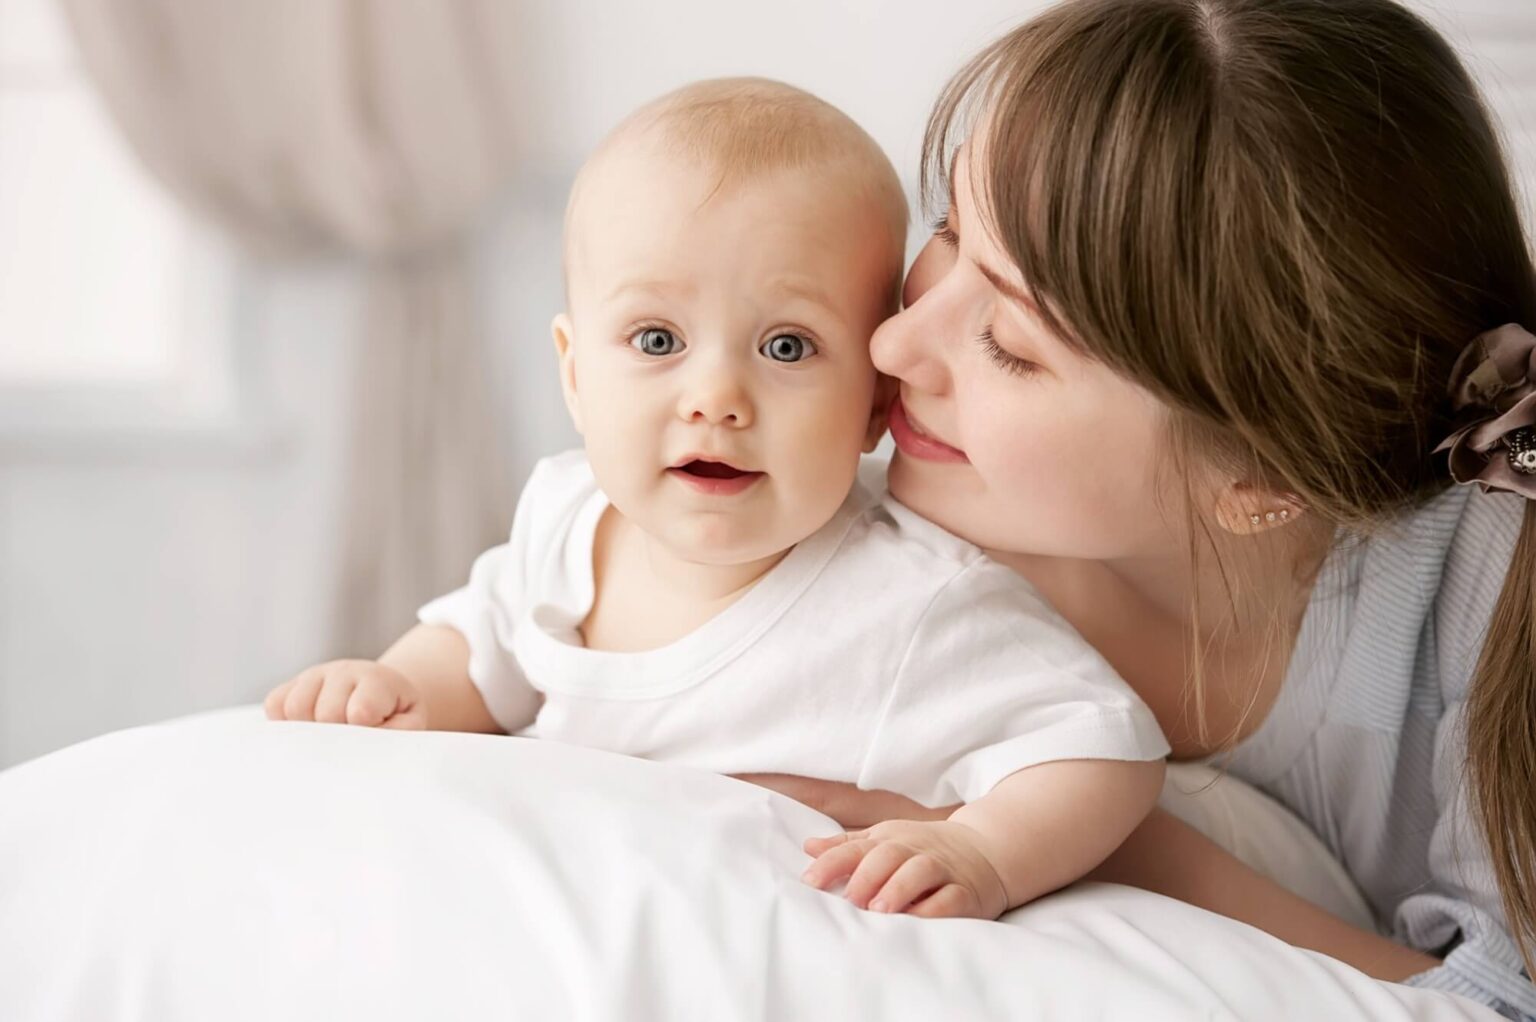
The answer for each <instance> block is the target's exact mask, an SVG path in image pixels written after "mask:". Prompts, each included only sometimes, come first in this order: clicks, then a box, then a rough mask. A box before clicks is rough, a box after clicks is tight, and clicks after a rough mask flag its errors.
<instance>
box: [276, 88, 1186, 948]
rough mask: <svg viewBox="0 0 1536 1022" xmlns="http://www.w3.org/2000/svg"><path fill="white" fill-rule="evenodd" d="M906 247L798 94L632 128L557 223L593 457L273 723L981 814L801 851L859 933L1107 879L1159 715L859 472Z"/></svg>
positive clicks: (991, 571) (583, 457)
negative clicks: (1092, 875) (878, 347)
mask: <svg viewBox="0 0 1536 1022" xmlns="http://www.w3.org/2000/svg"><path fill="white" fill-rule="evenodd" d="M905 234H906V201H905V198H904V196H903V194H902V189H901V185H900V183H899V181H898V180H897V178H896V174H895V172H894V171H893V170H892V168H891V165H890V163H889V161H888V160H887V159H886V158H885V156H884V154H883V153H882V152H881V151H880V148H879V147H878V146H877V145H876V143H875V142H874V141H873V140H872V139H871V138H870V137H869V136H868V135H866V134H865V133H864V132H863V131H862V130H861V129H860V128H859V127H858V126H857V125H855V124H854V123H853V122H852V121H851V120H849V119H848V118H847V117H846V116H845V115H843V114H842V113H840V112H839V111H837V110H835V109H834V108H832V107H831V106H829V105H827V104H826V103H823V102H821V101H820V100H818V99H816V98H815V97H813V96H810V95H808V94H806V93H804V92H801V91H800V90H798V89H794V88H791V87H789V86H786V85H781V84H778V83H775V82H769V81H762V80H755V79H733V80H723V81H712V82H704V83H700V84H696V85H692V86H689V87H686V88H684V89H681V90H679V91H677V92H675V93H672V94H670V95H668V96H665V97H663V98H662V99H660V100H658V101H656V102H653V103H651V104H650V105H648V106H646V107H644V108H643V109H641V110H640V111H638V112H637V113H635V114H633V115H631V116H630V117H629V118H628V119H627V120H625V121H624V122H623V123H622V124H621V125H620V126H619V127H618V129H617V130H615V131H614V133H613V134H612V135H611V136H610V137H609V138H608V139H607V140H605V141H604V142H603V143H602V145H601V146H600V147H599V148H598V150H597V152H596V153H595V154H594V155H593V156H592V157H591V159H590V160H589V161H588V163H587V164H586V166H585V167H584V168H583V169H582V171H581V173H580V175H579V176H578V178H577V181H576V184H575V187H574V189H573V190H572V193H571V198H570V204H569V207H568V209H567V213H566V224H565V253H564V257H565V270H566V282H567V294H566V299H567V304H568V311H567V312H566V313H564V314H562V315H560V316H558V317H556V318H555V321H554V328H553V329H554V341H555V347H556V349H557V351H558V353H559V361H560V381H561V385H562V388H563V391H564V395H565V402H566V406H567V407H568V408H569V410H570V414H571V418H572V420H573V421H574V422H575V425H576V428H577V430H578V431H579V432H580V433H581V435H582V439H583V442H584V450H582V451H573V452H571V453H568V454H563V455H559V456H557V457H553V458H550V459H547V460H546V461H544V462H542V463H541V464H540V465H539V466H538V467H537V468H536V469H535V470H534V472H533V475H532V477H531V478H530V479H529V481H528V485H527V488H526V489H525V490H524V492H523V495H522V499H521V502H520V504H519V506H518V509H517V513H516V516H515V518H514V520H513V523H512V534H511V539H510V540H509V542H507V543H506V544H505V545H504V546H500V547H497V548H495V549H493V550H491V551H489V552H487V553H485V554H483V555H482V556H481V557H480V558H479V559H478V560H477V561H476V562H475V565H474V568H473V570H472V571H471V573H470V578H469V583H468V585H466V586H465V587H464V588H462V589H460V590H458V591H457V592H454V593H450V594H449V595H447V596H444V597H442V598H440V599H437V600H435V601H433V602H432V603H429V604H427V606H425V607H423V608H422V610H421V611H420V619H421V624H420V625H419V626H418V627H416V628H414V629H413V630H411V631H410V632H409V633H408V634H406V635H405V636H404V637H403V638H402V639H400V641H399V642H397V643H396V644H395V645H394V646H393V647H392V648H391V649H390V650H389V651H388V652H386V653H385V654H384V655H383V656H382V657H381V658H380V659H379V660H378V661H377V662H371V661H338V662H333V663H328V664H323V665H320V666H318V667H313V668H310V669H309V670H307V671H305V672H303V673H301V674H300V675H298V676H297V677H295V678H294V679H292V680H290V681H288V682H287V683H285V684H283V685H281V686H279V687H278V688H277V689H275V690H273V692H272V693H271V694H270V695H269V696H268V697H267V701H266V707H267V713H268V715H269V716H271V717H273V718H279V719H287V720H317V721H335V722H348V723H353V724H363V725H372V726H382V727H397V728H434V729H451V730H465V731H487V732H497V731H505V732H506V733H509V734H519V735H525V736H529V737H537V738H547V739H554V740H557V741H563V742H572V743H578V744H582V745H588V746H594V747H599V748H603V749H608V750H611V751H614V752H620V753H626V754H630V755H635V756H645V757H650V758H655V759H665V760H668V761H671V762H674V763H681V764H686V765H689V766H693V767H698V768H702V769H706V770H712V771H718V772H722V773H731V774H736V773H788V774H801V775H809V776H815V777H821V778H828V779H832V780H839V781H847V782H854V783H857V784H858V785H860V786H861V787H865V788H884V789H890V790H894V791H897V792H900V793H902V794H904V795H907V796H908V797H910V798H913V799H915V800H917V801H919V802H922V803H924V804H926V805H930V806H943V805H950V804H954V803H957V802H964V803H966V804H965V805H964V806H962V807H961V808H960V809H959V810H958V811H956V812H955V813H954V814H953V815H952V816H950V817H949V819H948V820H946V821H943V822H923V823H919V822H915V821H894V822H891V823H886V824H881V825H880V826H877V827H875V828H873V829H871V830H870V831H868V832H867V833H865V834H863V835H857V836H854V837H853V838H852V839H850V840H847V841H841V842H837V843H831V842H819V843H817V844H815V845H809V846H810V847H813V848H815V849H817V850H820V851H821V854H820V856H819V857H818V858H817V859H816V860H815V861H814V862H813V863H812V865H811V867H810V868H809V869H808V870H807V872H806V879H807V880H808V881H809V882H811V883H814V884H815V885H817V886H818V887H823V888H826V887H830V886H832V885H833V884H835V883H837V882H838V881H840V880H844V879H847V880H848V887H847V892H846V893H847V897H848V898H849V899H850V900H852V901H853V902H854V903H855V904H857V905H860V906H861V907H867V908H870V909H874V910H876V911H887V912H901V911H907V912H912V913H914V914H918V915H970V916H982V917H989V918H990V917H995V916H997V915H999V914H1000V913H1002V912H1003V911H1004V910H1006V909H1008V908H1010V907H1012V906H1016V905H1020V904H1023V903H1024V902H1027V901H1029V900H1031V899H1033V898H1036V897H1038V896H1040V895H1042V894H1045V893H1047V892H1049V891H1051V890H1054V889H1056V888H1058V887H1061V886H1063V885H1065V884H1067V883H1070V882H1071V881H1073V880H1075V879H1077V878H1079V877H1081V876H1082V875H1083V874H1084V873H1086V872H1087V871H1088V870H1090V869H1092V868H1093V867H1094V866H1095V865H1096V864H1097V863H1098V862H1099V861H1100V860H1102V859H1103V858H1104V857H1105V856H1106V855H1108V853H1109V852H1111V851H1112V850H1113V849H1114V848H1115V847H1116V846H1118V845H1119V843H1120V842H1121V841H1122V840H1123V839H1124V838H1125V836H1126V835H1127V834H1129V833H1130V831H1131V830H1132V829H1133V828H1134V827H1135V826H1136V825H1137V824H1138V823H1139V822H1140V821H1141V820H1142V818H1143V817H1144V816H1145V815H1146V814H1147V812H1148V811H1149V810H1150V808H1151V806H1152V804H1153V801H1154V799H1155V798H1156V795H1157V793H1158V791H1159V789H1160V786H1161V781H1162V770H1163V764H1162V760H1163V757H1164V756H1165V755H1166V754H1167V752H1168V746H1167V744H1166V743H1165V742H1164V740H1163V736H1162V733H1161V731H1160V730H1159V729H1158V726H1157V724H1156V723H1155V721H1154V720H1153V718H1152V716H1151V714H1150V712H1149V711H1148V710H1147V709H1146V707H1145V706H1143V705H1142V704H1141V703H1140V702H1139V701H1138V700H1137V699H1136V697H1135V695H1134V694H1133V693H1132V692H1131V691H1130V689H1129V688H1128V687H1127V686H1126V685H1125V684H1124V683H1123V682H1122V681H1121V680H1120V679H1119V677H1117V676H1116V674H1115V673H1114V672H1113V671H1112V670H1111V669H1110V667H1109V666H1108V665H1107V664H1106V663H1105V662H1104V661H1103V660H1102V659H1101V658H1100V657H1099V656H1098V655H1097V654H1096V653H1095V652H1094V651H1093V649H1092V648H1090V647H1089V646H1088V645H1087V644H1086V643H1085V642H1084V641H1083V640H1082V639H1081V638H1080V637H1079V636H1078V635H1077V634H1076V633H1075V632H1073V630H1072V629H1071V628H1070V626H1068V625H1067V624H1066V623H1065V622H1064V621H1063V620H1062V619H1061V618H1060V617H1058V616H1057V615H1056V614H1055V613H1054V612H1053V611H1052V610H1051V609H1050V607H1048V606H1047V605H1046V604H1045V603H1044V602H1043V601H1042V599H1041V598H1040V597H1039V595H1037V594H1036V593H1035V591H1034V590H1033V589H1032V588H1031V587H1030V586H1029V585H1028V584H1027V583H1026V582H1025V581H1023V579H1021V578H1020V577H1019V576H1018V575H1017V574H1015V573H1014V572H1012V571H1011V570H1009V569H1007V568H1005V567H1002V566H1001V565H999V564H997V563H995V562H993V561H991V560H989V559H988V558H987V557H986V556H984V555H983V553H982V551H980V550H979V549H977V548H976V547H974V546H972V545H971V544H969V543H966V542H964V541H962V540H960V539H958V538H956V537H955V536H952V535H950V534H948V533H946V532H944V531H943V530H942V529H940V528H939V527H938V526H936V525H933V524H932V523H930V522H928V521H926V520H924V519H922V518H920V517H918V516H917V515H916V514H914V513H913V512H912V511H910V510H908V509H907V508H905V507H903V506H902V505H901V504H899V503H898V502H896V501H895V500H894V499H892V498H891V497H890V496H889V495H873V494H871V493H869V492H868V491H866V490H865V489H864V488H863V487H862V486H860V485H859V484H858V482H857V472H858V465H859V458H860V455H861V453H865V452H868V451H870V450H872V449H873V447H874V446H875V444H876V442H877V441H878V439H879V438H880V436H881V434H882V433H883V432H884V429H885V412H886V409H887V408H888V406H889V404H890V400H891V398H892V396H893V395H892V393H891V391H890V388H889V386H888V384H885V383H883V382H882V381H881V380H880V378H879V377H878V374H877V373H876V371H875V369H874V366H873V365H872V364H871V362H870V356H869V339H870V335H871V334H872V333H873V331H874V329H875V327H876V326H877V325H878V324H879V323H880V322H881V320H882V319H884V318H885V317H886V316H888V315H890V314H891V313H892V312H893V311H894V310H895V307H896V302H897V300H898V298H897V296H898V292H899V286H900V279H901V272H902V262H903V255H904V241H905Z"/></svg>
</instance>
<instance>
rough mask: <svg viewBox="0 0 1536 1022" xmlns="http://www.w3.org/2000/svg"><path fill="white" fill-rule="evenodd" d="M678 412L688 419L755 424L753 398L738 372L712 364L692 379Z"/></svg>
mask: <svg viewBox="0 0 1536 1022" xmlns="http://www.w3.org/2000/svg"><path fill="white" fill-rule="evenodd" d="M677 414H678V417H679V418H682V419H683V420H685V421H687V422H697V423H702V424H706V425H710V426H729V427H733V428H735V429H745V428H746V427H748V426H750V425H752V419H753V414H752V399H751V396H750V395H749V394H748V393H747V388H746V387H745V386H743V385H742V381H741V380H740V379H739V377H738V375H737V374H736V373H735V372H733V371H731V370H730V369H728V368H726V367H715V366H712V367H710V368H708V369H706V370H705V371H703V372H699V373H695V374H694V375H693V376H692V377H691V378H690V379H689V381H688V386H687V387H686V388H685V389H684V391H683V394H682V396H681V398H679V400H678V404H677Z"/></svg>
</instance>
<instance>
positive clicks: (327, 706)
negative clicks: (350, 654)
mask: <svg viewBox="0 0 1536 1022" xmlns="http://www.w3.org/2000/svg"><path fill="white" fill-rule="evenodd" d="M265 706H266V711H267V719H268V720H313V721H319V722H321V723H330V724H361V725H362V726H364V727H389V728H400V729H402V730H421V729H423V728H425V727H426V726H427V717H426V712H425V710H424V708H423V707H422V704H421V694H420V692H418V691H417V689H416V686H415V685H414V684H412V683H411V680H410V679H409V678H407V677H406V676H405V675H403V674H401V673H400V672H399V671H397V670H395V669H394V668H393V667H386V666H384V665H383V664H380V663H376V662H374V661H372V660H332V661H331V662H330V663H328V664H321V665H319V666H318V667H311V668H309V669H308V670H307V671H303V672H301V673H300V674H298V675H296V676H295V677H293V678H290V679H289V680H288V681H285V682H283V683H282V684H281V685H279V686H277V687H276V688H274V689H273V690H272V691H271V692H269V693H267V699H266V703H265Z"/></svg>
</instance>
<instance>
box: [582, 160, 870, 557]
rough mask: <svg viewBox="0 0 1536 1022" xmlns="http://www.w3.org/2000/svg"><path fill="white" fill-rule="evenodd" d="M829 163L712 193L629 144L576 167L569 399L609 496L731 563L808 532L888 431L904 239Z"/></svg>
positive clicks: (650, 529) (698, 173) (651, 526)
mask: <svg viewBox="0 0 1536 1022" xmlns="http://www.w3.org/2000/svg"><path fill="white" fill-rule="evenodd" d="M844 176H846V175H844ZM829 177H830V175H826V174H817V173H816V172H814V171H806V172H785V173H780V174H775V175H773V176H771V177H766V178H764V179H762V180H755V181H745V182H741V183H735V184H731V185H729V186H727V187H726V188H725V189H723V190H721V191H719V192H714V186H715V181H716V178H715V175H714V174H712V173H710V172H708V171H703V170H700V169H697V168H693V167H689V166H686V165H684V164H682V163H681V162H680V161H679V160H677V159H674V158H669V157H664V156H660V155H657V154H655V153H652V152H649V151H646V150H644V149H639V148H638V147H636V151H632V152H628V153H614V154H610V155H609V156H608V158H607V159H605V161H604V162H603V164H602V165H601V166H599V167H596V168H593V171H592V172H591V173H589V175H588V178H587V180H586V182H585V183H584V186H583V192H582V196H581V199H580V202H579V204H578V209H577V211H576V213H575V214H574V216H573V218H572V222H571V223H570V224H569V225H568V230H570V231H571V232H572V233H571V236H570V244H569V246H568V249H567V253H568V264H567V273H568V274H569V298H570V304H571V309H570V313H569V315H568V316H561V317H559V318H557V319H556V321H555V341H556V345H557V346H558V347H559V349H560V353H561V376H562V382H563V384H564V386H565V396H566V402H567V405H568V406H569V407H570V410H571V415H572V417H573V419H574V420H575V423H576V428H577V429H578V430H579V431H580V432H581V434H582V437H583V439H584V440H585V443H586V449H587V454H588V457H589V459H590V460H591V463H592V467H593V470H594V472H595V474H596V476H597V481H598V484H599V485H600V486H601V487H602V488H603V491H604V493H606V494H607V496H608V498H609V500H611V501H612V502H613V504H614V506H615V507H616V508H618V510H619V511H620V512H621V513H622V514H623V515H625V517H627V518H629V519H630V520H631V521H633V522H635V523H636V524H637V525H639V526H640V527H641V528H642V529H644V530H645V531H646V532H647V533H648V534H649V535H651V536H652V537H654V538H655V539H657V540H659V541H661V542H662V543H664V544H665V545H666V546H667V547H668V548H669V549H670V550H672V551H673V552H674V553H675V554H677V555H678V556H682V557H685V558H687V559H689V560H693V561H697V562H701V563H712V564H740V563H747V562H750V561H753V560H757V559H760V558H764V557H768V556H771V555H773V554H776V553H778V552H781V551H783V550H785V549H788V548H789V547H791V546H793V545H794V544H796V543H798V542H800V541H801V540H803V539H805V538H806V537H807V536H809V535H810V534H811V533H813V532H815V531H816V530H817V529H818V528H820V527H821V526H822V525H823V524H825V523H826V522H827V520H828V519H829V518H830V517H831V516H832V514H833V513H834V512H835V511H836V510H837V508H838V506H839V505H840V504H841V503H842V501H843V499H844V498H845V497H846V496H847V494H848V491H849V489H850V487H851V486H852V485H853V481H854V477H855V473H856V471H857V467H858V459H859V454H860V452H861V451H864V450H867V449H869V448H870V447H872V446H873V443H874V442H875V440H877V439H878V437H879V434H880V432H881V431H882V429H883V423H884V412H885V409H884V408H883V407H882V408H879V409H876V408H875V403H876V372H875V369H874V366H873V365H872V364H871V362H870V357H869V338H870V335H871V334H872V333H873V332H874V329H875V327H876V326H878V325H879V323H880V322H881V320H882V319H883V318H884V317H885V316H886V315H887V314H888V313H889V312H890V311H892V310H891V309H890V307H889V305H890V300H891V283H892V280H893V279H894V274H895V273H897V272H899V270H900V260H901V249H900V240H899V239H896V238H893V237H891V235H892V230H891V228H890V226H889V224H888V222H887V221H886V220H885V219H883V218H882V217H881V216H880V214H879V212H878V209H877V207H876V205H875V203H874V202H873V201H872V200H863V199H859V198H852V197H848V195H847V192H848V188H847V182H846V181H844V182H841V187H840V186H839V184H838V183H831V182H829V181H828V178H829ZM833 181H834V182H835V181H836V178H833ZM712 192H713V194H712Z"/></svg>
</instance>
